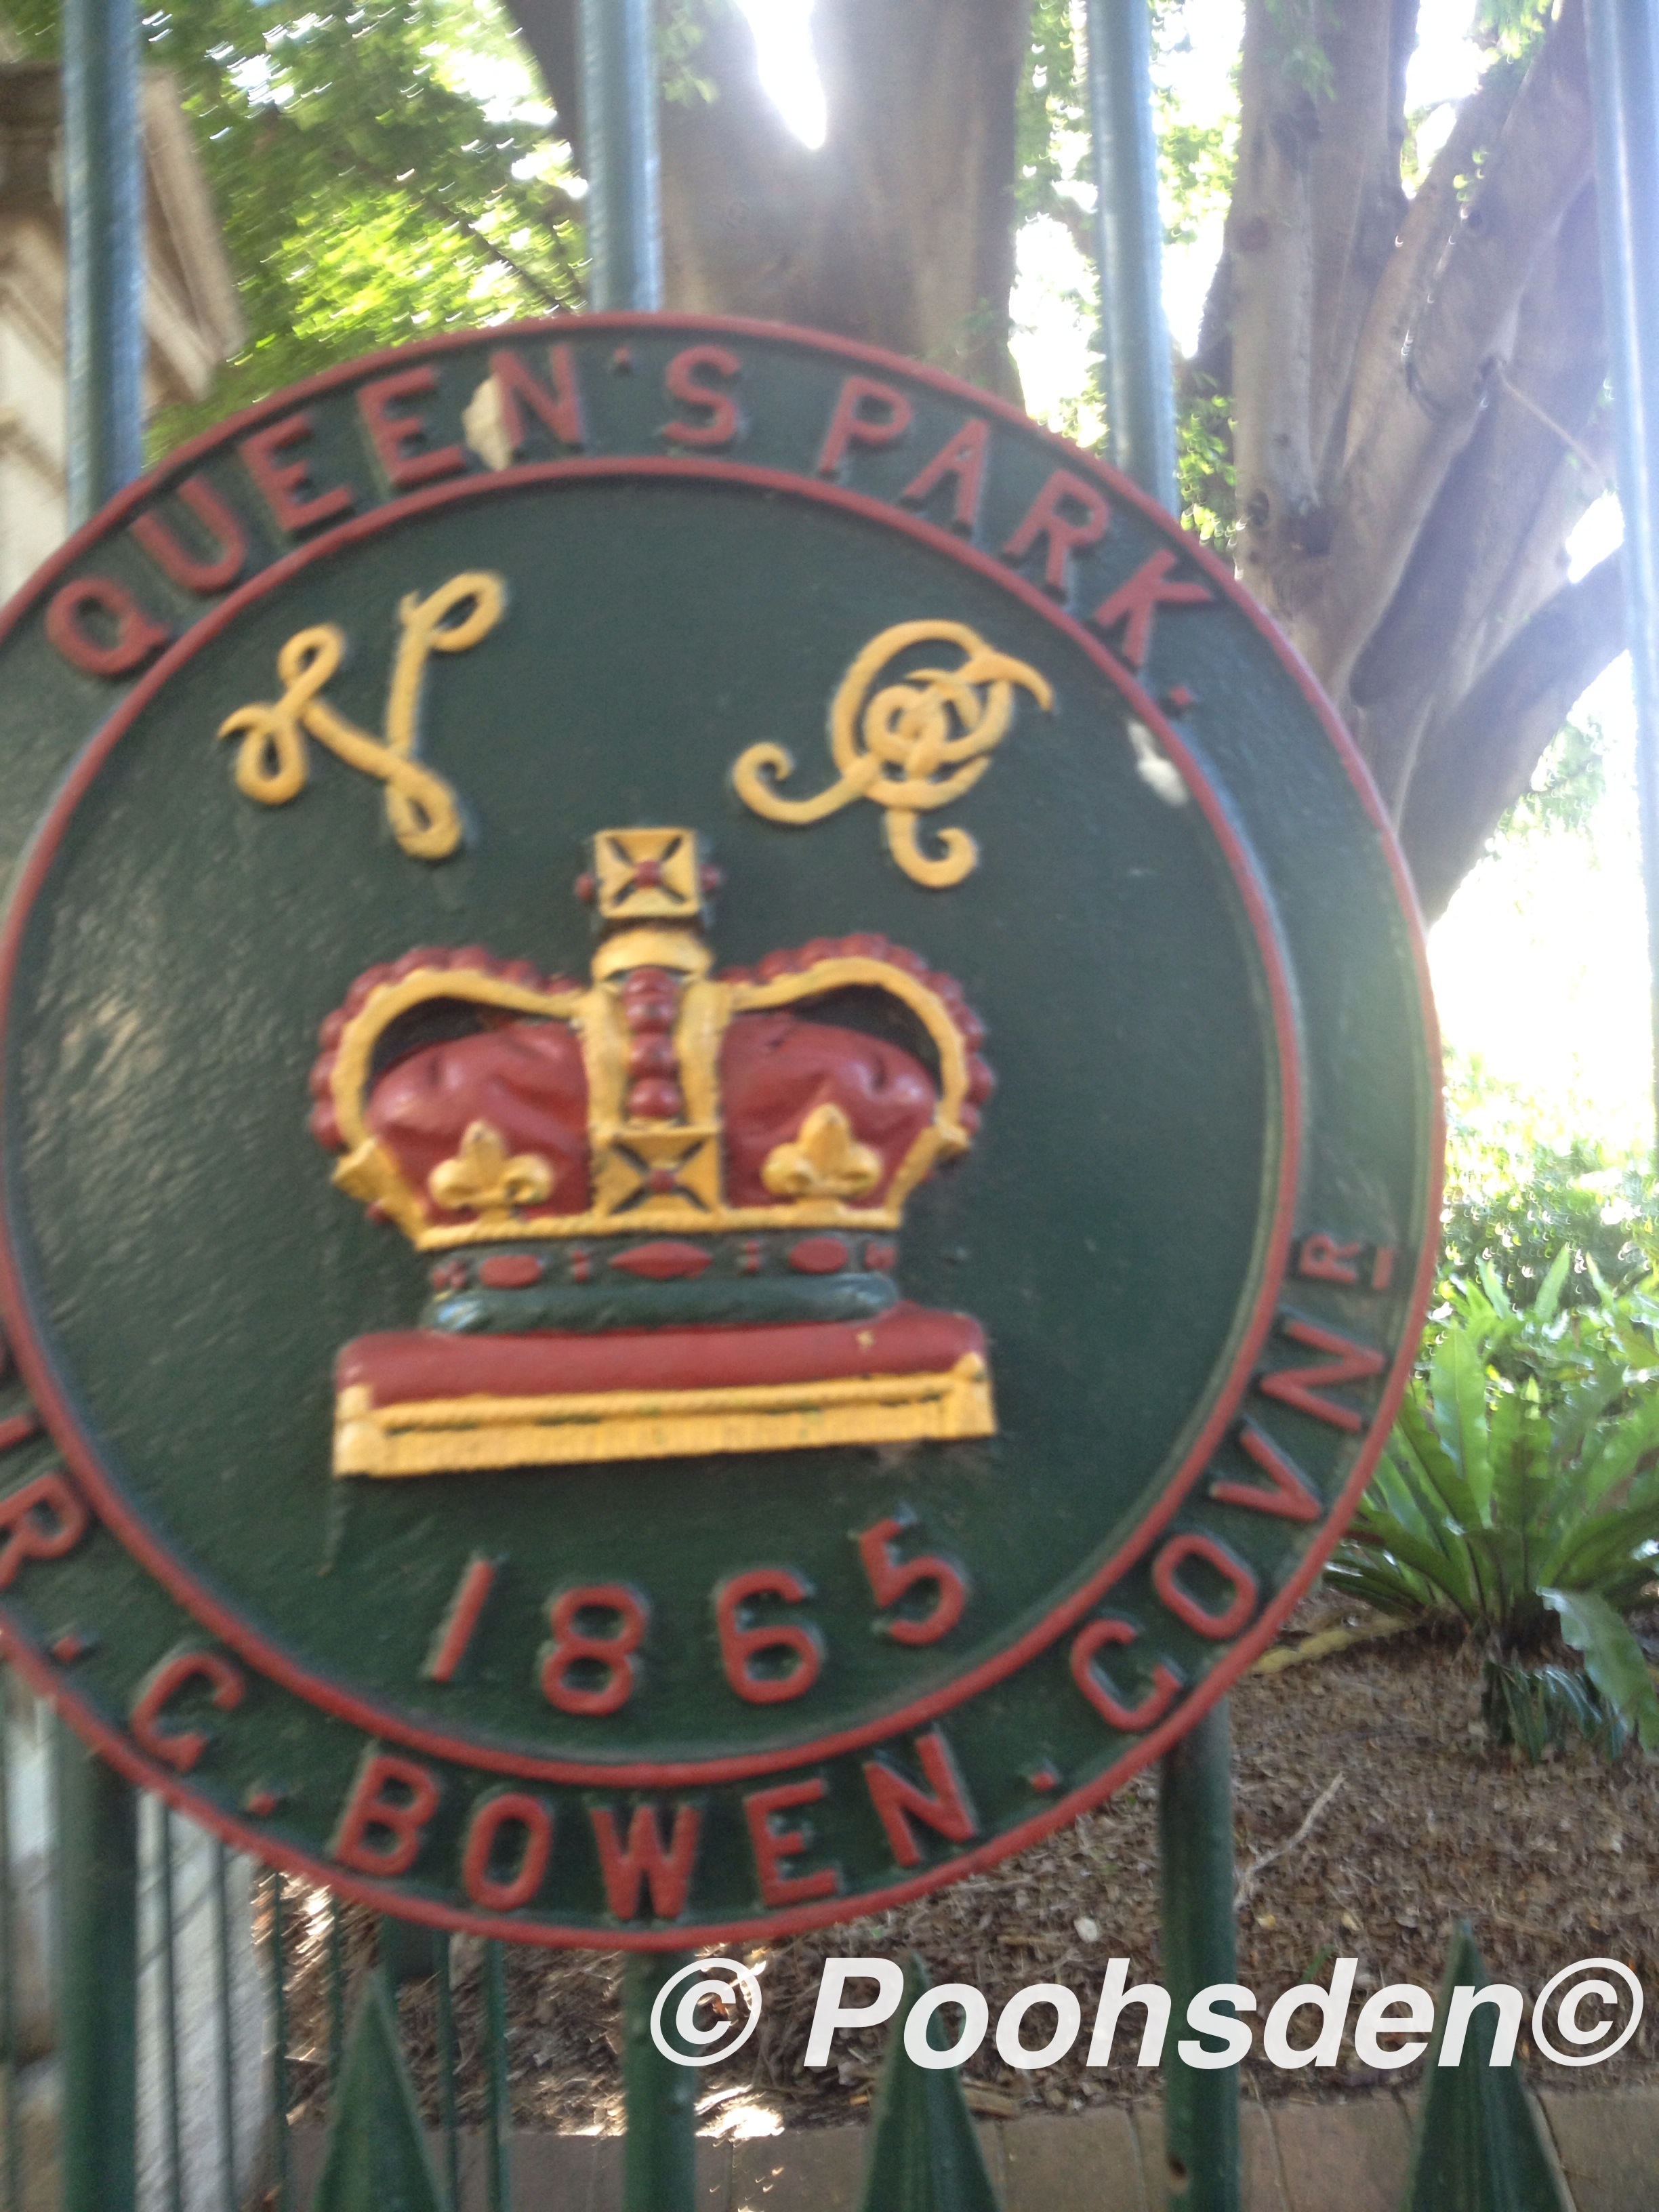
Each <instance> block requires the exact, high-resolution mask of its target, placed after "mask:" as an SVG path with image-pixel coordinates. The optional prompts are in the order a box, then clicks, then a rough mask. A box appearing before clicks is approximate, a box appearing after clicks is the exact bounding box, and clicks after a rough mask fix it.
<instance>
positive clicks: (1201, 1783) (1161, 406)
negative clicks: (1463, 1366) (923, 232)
mask: <svg viewBox="0 0 1659 2212" xmlns="http://www.w3.org/2000/svg"><path fill="white" fill-rule="evenodd" d="M1087 33H1088V42H1089V94H1090V118H1091V124H1092V126H1093V134H1094V155H1095V187H1096V193H1095V206H1096V217H1095V238H1096V258H1097V262H1098V264H1099V268H1100V333H1101V355H1102V368H1103V379H1102V381H1103V387H1104V395H1105V400H1106V435H1107V453H1108V457H1109V459H1110V460H1111V462H1112V465H1114V467H1115V468H1119V469H1121V470H1122V471H1123V472H1124V474H1125V475H1126V476H1127V477H1129V478H1130V479H1131V480H1132V481H1133V483H1137V484H1139V487H1140V489H1142V490H1143V491H1144V492H1146V493H1148V494H1149V495H1151V496H1152V498H1153V499H1155V500H1157V501H1158V503H1159V505H1160V506H1162V507H1167V508H1169V509H1170V512H1171V513H1178V512H1179V511H1180V493H1179V489H1178V486H1177V483H1176V428H1175V390H1174V379H1173V375H1172V373H1171V356H1170V334H1169V329H1168V325H1167V324H1166V323H1165V320H1164V295H1163V267H1164V226H1163V216H1162V212H1161V210H1160V209H1159V205H1158V139H1157V135H1156V133H1155V131H1154V130H1153V127H1152V25H1151V19H1150V15H1149V12H1148V9H1147V7H1146V0H1089V5H1088V14H1087ZM1231 1758H1232V1753H1231V1735H1230V1731H1229V1728H1228V1722H1227V1709H1226V1706H1225V1703H1224V1704H1222V1705H1218V1706H1216V1707H1215V1708H1214V1709H1213V1710H1212V1711H1210V1712H1209V1713H1207V1714H1206V1716H1205V1717H1204V1719H1203V1720H1202V1721H1201V1722H1200V1723H1199V1725H1198V1727H1197V1728H1195V1729H1193V1730H1192V1731H1191V1733H1190V1734H1189V1735H1187V1736H1185V1737H1184V1738H1183V1739H1182V1741H1181V1742H1180V1743H1178V1744H1177V1745H1176V1747H1175V1748H1174V1749H1173V1750H1172V1751H1170V1752H1168V1753H1165V1755H1164V1761H1163V1764H1162V1767H1161V1769H1160V1773H1159V1783H1158V1875H1159V1898H1160V1907H1161V1911H1160V1917H1161V1920H1162V1923H1163V1936H1164V1959H1163V1966H1164V1985H1165V1986H1166V1988H1167V1989H1168V1990H1169V1992H1170V2006H1171V2008H1172V2010H1173V2012H1174V2015H1175V2017H1176V2019H1177V2020H1181V2019H1183V2018H1184V2017H1185V2015H1186V2008H1187V2005H1188V2001H1189V2000H1190V1999H1191V1998H1192V1997H1193V1996H1195V1995H1196V1994H1197V1992H1198V1991H1199V1990H1201V1989H1205V1988H1209V1987H1212V1986H1214V1985H1215V1984H1218V1983H1226V1982H1234V1981H1237V1978H1238V1970H1237V1937H1236V1931H1235V1928H1234V1918H1233V1814H1232V1771H1231ZM1206 2041H1207V2044H1208V2047H1210V2048H1212V2049H1213V2048H1215V2047H1216V2044H1215V2039H1213V2038H1210V2039H1206ZM1238 2086H1239V2074H1238V2069H1237V2066H1228V2067H1223V2068H1219V2069H1199V2068H1194V2067H1192V2066H1188V2064H1187V2063H1186V2062H1185V2061H1184V2060H1183V2059H1182V2057H1181V2055H1180V2052H1179V2050H1178V2049H1172V2050H1171V2051H1170V2052H1169V2054H1168V2056H1167V2057H1166V2059H1165V2063H1164V2156H1165V2160H1166V2162H1167V2165H1168V2168H1169V2172H1168V2186H1169V2197H1170V2203H1171V2205H1172V2206H1179V2207H1181V2208H1182V2212H1238V2205H1239V2189H1240V2176H1239V2149H1238Z"/></svg>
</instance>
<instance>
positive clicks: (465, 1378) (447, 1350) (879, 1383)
mask: <svg viewBox="0 0 1659 2212" xmlns="http://www.w3.org/2000/svg"><path fill="white" fill-rule="evenodd" d="M336 1379H337V1385H338V1392H337V1400H336V1411H335V1431H334V1472H335V1473H336V1474H337V1475H370V1476H406V1475H420V1474H469V1473H481V1472H483V1471H485V1470H489V1469H495V1468H518V1467H551V1466H567V1465H575V1464H582V1463H594V1462H605V1461H614V1460H629V1459H665V1458H699V1457H706V1456H708V1455H711V1454H714V1453H728V1452H755V1451H787V1450H794V1449H808V1448H811V1447H815V1446H816V1447H823V1446H833V1445H844V1444H874V1443H905V1442H910V1441H915V1440H931V1441H935V1442H949V1441H951V1440H955V1439H960V1438H969V1437H984V1436H991V1435H994V1433H995V1430H996V1416H995V1412H994V1407H993V1404H992V1399H991V1388H990V1380H989V1376H988V1373H987V1366H986V1360H985V1350H984V1336H983V1333H982V1332H981V1329H980V1328H979V1325H978V1323H977V1322H974V1321H972V1320H970V1319H969V1317H968V1316H966V1315H963V1314H948V1313H937V1312H933V1311H930V1310H928V1309H927V1308H925V1307H920V1306H912V1305H901V1306H898V1307H896V1308H894V1309H893V1310H891V1311H890V1312H889V1313H888V1314H886V1315H884V1316H882V1318H881V1319H880V1320H878V1321H876V1322H872V1323H871V1324H870V1325H869V1326H867V1327H860V1326H858V1325H856V1324H852V1323H842V1322H788V1323H783V1324H781V1325H775V1326H772V1327H766V1328H718V1327H715V1328H708V1327H702V1328H683V1329H654V1330H620V1331H617V1332H615V1333H614V1334H611V1335H610V1336H605V1337H595V1336H592V1335H585V1334H584V1335H578V1334H574V1333H566V1332H560V1331H552V1330H549V1331H545V1332H540V1333H538V1334H534V1335H526V1336H520V1337H502V1336H495V1337H483V1338H477V1337H474V1338H463V1337H448V1338H446V1337H444V1336H442V1335H441V1334H438V1333H436V1332H433V1331H425V1330H408V1331H399V1332H390V1333H386V1334H381V1335H378V1336H372V1337H363V1338H360V1339H359V1340H357V1342H356V1344H353V1345H348V1346H347V1347H346V1348H345V1350H344V1352H342V1354H341V1356H340V1361H339V1365H338V1368H337V1378H336ZM538 1385H539V1386H540V1387H537V1386H538Z"/></svg>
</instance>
